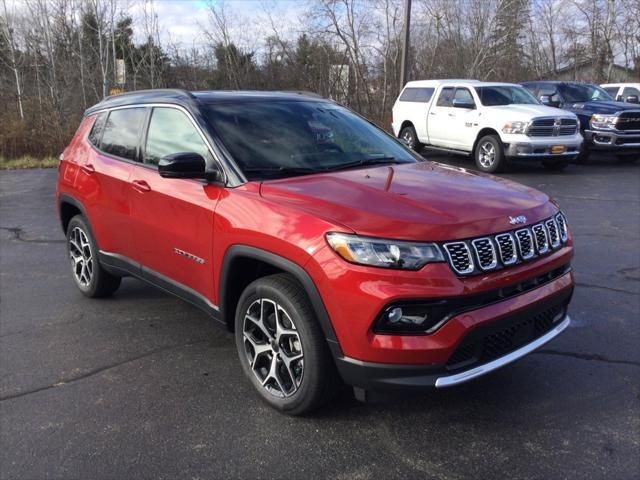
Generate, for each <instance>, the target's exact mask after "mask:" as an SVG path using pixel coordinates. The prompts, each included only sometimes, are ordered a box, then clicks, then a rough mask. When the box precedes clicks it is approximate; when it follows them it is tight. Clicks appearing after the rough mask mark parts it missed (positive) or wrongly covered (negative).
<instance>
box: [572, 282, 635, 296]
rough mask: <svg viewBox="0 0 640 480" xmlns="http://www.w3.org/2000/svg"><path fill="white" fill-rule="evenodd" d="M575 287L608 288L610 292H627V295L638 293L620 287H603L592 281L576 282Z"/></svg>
mask: <svg viewBox="0 0 640 480" xmlns="http://www.w3.org/2000/svg"><path fill="white" fill-rule="evenodd" d="M576 286H577V287H587V288H601V289H602V290H609V291H611V292H618V293H627V294H629V295H636V296H637V295H640V293H638V292H632V291H631V290H623V289H622V288H613V287H605V286H604V285H596V284H594V283H584V282H576Z"/></svg>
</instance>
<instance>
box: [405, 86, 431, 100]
mask: <svg viewBox="0 0 640 480" xmlns="http://www.w3.org/2000/svg"><path fill="white" fill-rule="evenodd" d="M434 90H435V89H433V88H405V89H404V91H403V92H402V95H400V101H401V102H423V103H427V102H430V101H431V97H432V96H433V92H434Z"/></svg>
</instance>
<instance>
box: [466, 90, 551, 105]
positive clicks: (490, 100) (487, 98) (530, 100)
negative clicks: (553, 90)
mask: <svg viewBox="0 0 640 480" xmlns="http://www.w3.org/2000/svg"><path fill="white" fill-rule="evenodd" d="M475 88H476V92H477V93H478V97H479V98H480V103H482V105H484V106H485V107H495V106H499V105H514V104H515V105H519V104H524V105H531V104H533V105H536V104H539V103H540V102H538V100H536V97H534V96H533V95H531V93H529V91H527V90H525V89H524V88H522V87H516V86H510V85H504V86H502V85H501V86H494V87H475Z"/></svg>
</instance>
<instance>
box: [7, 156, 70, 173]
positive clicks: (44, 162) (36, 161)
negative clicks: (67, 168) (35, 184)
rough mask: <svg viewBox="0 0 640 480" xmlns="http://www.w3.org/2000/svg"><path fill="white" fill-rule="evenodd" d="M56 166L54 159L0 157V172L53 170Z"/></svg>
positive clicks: (56, 162)
mask: <svg viewBox="0 0 640 480" xmlns="http://www.w3.org/2000/svg"><path fill="white" fill-rule="evenodd" d="M57 166H58V159H57V158H56V157H32V156H29V155H25V156H24V157H18V158H5V157H0V170H18V169H23V168H55V167H57Z"/></svg>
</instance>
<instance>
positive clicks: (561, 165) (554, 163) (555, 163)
mask: <svg viewBox="0 0 640 480" xmlns="http://www.w3.org/2000/svg"><path fill="white" fill-rule="evenodd" d="M542 165H543V166H544V168H546V169H547V170H553V171H556V172H559V171H560V170H564V169H565V168H567V166H568V165H569V162H568V161H567V160H543V161H542Z"/></svg>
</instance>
